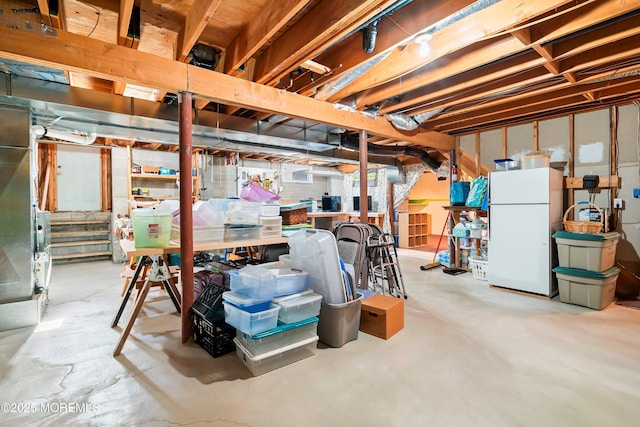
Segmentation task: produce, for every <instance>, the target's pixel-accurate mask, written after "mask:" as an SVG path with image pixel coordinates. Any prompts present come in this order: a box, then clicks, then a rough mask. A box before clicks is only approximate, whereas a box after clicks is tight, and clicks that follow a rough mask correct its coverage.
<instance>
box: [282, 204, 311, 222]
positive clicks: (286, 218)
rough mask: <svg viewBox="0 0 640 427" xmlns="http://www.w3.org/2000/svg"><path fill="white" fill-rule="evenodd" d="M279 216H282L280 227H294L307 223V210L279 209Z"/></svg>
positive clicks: (303, 208)
mask: <svg viewBox="0 0 640 427" xmlns="http://www.w3.org/2000/svg"><path fill="white" fill-rule="evenodd" d="M280 216H282V225H296V224H306V223H307V208H306V207H302V208H299V209H290V210H283V209H282V208H281V209H280Z"/></svg>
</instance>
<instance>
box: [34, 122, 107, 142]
mask: <svg viewBox="0 0 640 427" xmlns="http://www.w3.org/2000/svg"><path fill="white" fill-rule="evenodd" d="M31 131H32V132H33V133H35V135H36V137H38V138H41V137H43V136H49V137H51V138H55V139H60V140H62V141H67V142H73V143H75V144H80V145H91V144H93V143H94V142H95V140H96V136H97V135H96V133H95V132H92V133H90V134H87V135H84V136H83V135H76V134H73V133H69V132H63V131H59V130H55V129H47V128H45V127H44V126H40V125H34V126H31Z"/></svg>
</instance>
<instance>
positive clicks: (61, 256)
mask: <svg viewBox="0 0 640 427" xmlns="http://www.w3.org/2000/svg"><path fill="white" fill-rule="evenodd" d="M98 256H111V251H96V252H81V253H77V254H59V255H51V259H53V260H57V259H58V260H60V259H72V258H90V257H98Z"/></svg>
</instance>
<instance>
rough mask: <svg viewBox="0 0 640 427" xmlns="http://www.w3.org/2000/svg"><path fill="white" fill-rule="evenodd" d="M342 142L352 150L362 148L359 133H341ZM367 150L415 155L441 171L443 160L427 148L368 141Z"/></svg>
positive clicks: (395, 155) (392, 155)
mask: <svg viewBox="0 0 640 427" xmlns="http://www.w3.org/2000/svg"><path fill="white" fill-rule="evenodd" d="M341 144H342V146H343V147H344V148H348V149H350V150H358V149H359V148H360V142H359V140H358V135H348V134H346V133H343V134H342V135H341ZM367 150H368V152H369V154H373V155H377V156H386V157H397V156H400V155H405V156H409V157H415V158H417V159H420V161H422V163H424V164H425V165H426V166H427V168H429V170H430V171H431V172H433V173H436V174H440V173H441V166H442V163H443V162H441V161H439V160H436V159H434V158H433V157H431V156H430V155H429V153H427V151H426V150H421V149H419V148H413V147H388V146H383V145H376V144H371V143H367ZM447 176H448V171H447Z"/></svg>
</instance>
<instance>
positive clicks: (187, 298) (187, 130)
mask: <svg viewBox="0 0 640 427" xmlns="http://www.w3.org/2000/svg"><path fill="white" fill-rule="evenodd" d="M191 104H192V95H191V93H190V92H181V93H180V116H179V123H178V126H179V140H180V145H179V147H180V177H181V179H180V281H181V282H182V304H181V305H182V313H181V316H182V343H183V344H184V343H186V342H187V341H188V340H189V339H190V338H191V337H192V336H193V317H192V314H191V310H190V309H191V306H192V305H193V208H192V206H193V185H192V177H191V171H192V168H193V166H192V159H193V157H192V155H193V154H192V153H193V147H192V146H193V144H192V138H191V130H192V120H193V110H192V105H191Z"/></svg>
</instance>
